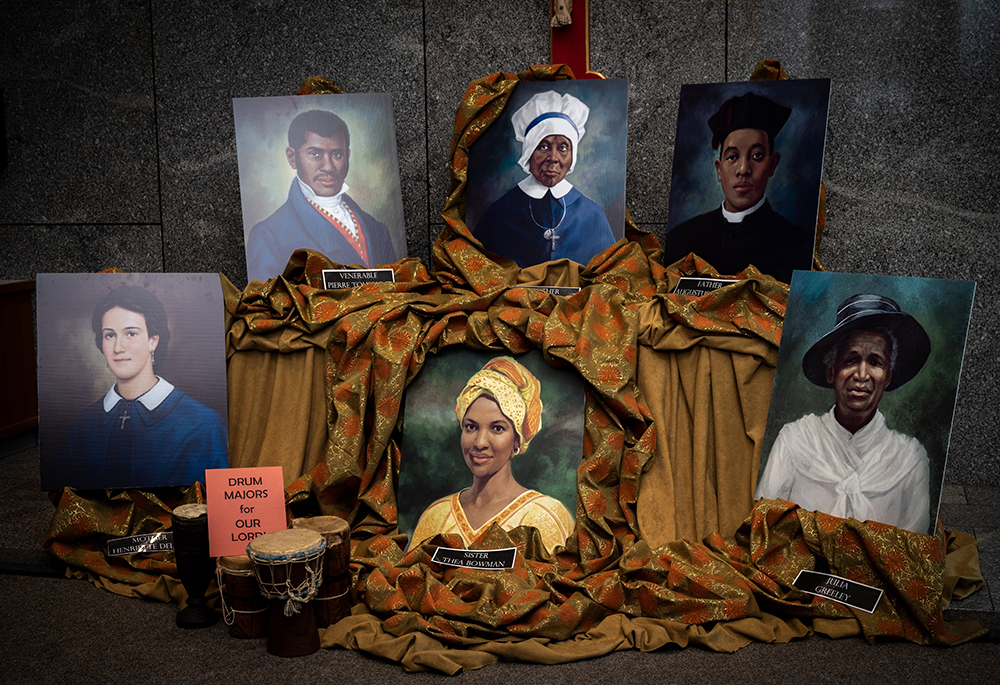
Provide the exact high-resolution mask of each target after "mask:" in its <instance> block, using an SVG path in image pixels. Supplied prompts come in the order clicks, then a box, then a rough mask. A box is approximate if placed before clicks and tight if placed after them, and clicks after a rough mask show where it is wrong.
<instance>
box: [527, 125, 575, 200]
mask: <svg viewBox="0 0 1000 685" xmlns="http://www.w3.org/2000/svg"><path fill="white" fill-rule="evenodd" d="M572 165H573V143H572V141H570V139H569V138H567V137H566V136H558V135H552V136H545V137H544V138H542V141H541V142H540V143H538V147H536V148H535V151H534V152H532V153H531V157H529V158H528V171H530V172H531V175H532V176H534V177H535V180H536V181H538V182H539V183H541V184H542V185H543V186H546V187H547V188H551V187H552V186H554V185H556V184H557V183H559V181H561V180H563V179H564V178H566V174H567V173H569V168H570V167H571V166H572Z"/></svg>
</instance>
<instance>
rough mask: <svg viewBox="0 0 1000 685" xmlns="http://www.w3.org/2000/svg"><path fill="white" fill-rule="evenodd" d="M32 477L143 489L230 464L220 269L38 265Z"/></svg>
mask: <svg viewBox="0 0 1000 685" xmlns="http://www.w3.org/2000/svg"><path fill="white" fill-rule="evenodd" d="M36 283H37V290H38V409H39V417H38V422H39V431H38V432H39V453H40V456H41V486H42V489H43V490H56V489H59V488H61V487H64V486H70V487H73V488H76V489H78V490H88V489H98V488H149V487H159V486H170V485H190V484H191V483H193V482H195V481H199V482H202V483H204V482H205V469H207V468H227V467H228V466H229V456H228V454H229V453H228V432H227V421H226V417H227V407H226V354H225V321H224V311H225V310H224V309H223V304H222V286H221V283H220V281H219V275H218V274H210V273H206V274H163V273H153V274H120V273H101V274H38V277H37V279H36Z"/></svg>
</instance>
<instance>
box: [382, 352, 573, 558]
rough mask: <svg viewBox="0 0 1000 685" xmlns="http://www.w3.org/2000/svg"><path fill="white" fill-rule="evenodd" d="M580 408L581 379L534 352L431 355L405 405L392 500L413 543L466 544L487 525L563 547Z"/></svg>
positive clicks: (568, 526)
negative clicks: (441, 537)
mask: <svg viewBox="0 0 1000 685" xmlns="http://www.w3.org/2000/svg"><path fill="white" fill-rule="evenodd" d="M583 411H584V392H583V384H582V380H581V379H580V377H579V375H578V374H577V373H576V372H575V371H574V370H573V369H569V368H564V369H557V368H555V367H552V366H549V364H548V363H547V362H545V361H544V360H543V359H542V356H541V354H540V353H538V352H529V353H527V354H523V355H517V356H516V357H514V356H513V355H510V354H500V353H497V352H477V351H471V350H465V349H454V350H447V351H445V352H443V353H441V354H439V355H437V356H435V357H433V358H429V359H428V360H427V362H426V364H425V366H424V369H423V370H422V371H421V373H420V376H419V377H418V378H417V379H416V380H414V381H413V383H411V384H410V386H409V387H408V388H407V390H406V399H405V408H404V424H403V440H402V448H401V449H402V462H401V464H400V472H399V494H398V498H397V500H398V506H399V529H400V531H401V532H404V533H406V534H407V535H408V536H409V537H410V546H413V545H416V544H420V543H421V542H423V541H425V540H427V539H429V538H430V537H433V536H434V535H436V534H438V533H449V534H453V535H459V536H460V537H461V538H462V539H463V543H464V545H463V546H468V545H469V544H470V543H472V542H474V541H475V540H476V539H477V538H478V537H479V536H480V535H482V534H483V533H485V532H486V530H487V529H488V528H489V526H490V524H491V523H493V522H496V523H498V524H499V525H500V526H501V527H503V528H504V529H505V530H509V529H511V528H514V527H516V526H518V525H528V526H533V527H535V528H537V529H538V531H539V533H540V535H541V537H542V541H543V544H545V546H546V548H547V549H548V551H549V552H550V553H551V552H552V551H553V549H555V547H556V546H557V545H562V544H563V543H564V542H565V539H566V537H567V536H568V535H569V534H570V533H572V531H573V527H574V521H575V518H576V499H577V498H576V469H577V466H578V465H579V463H580V453H581V448H582V444H583V426H584V414H583ZM458 414H461V419H460V417H459V415H458ZM494 495H502V496H501V497H500V498H498V497H496V496H494ZM491 496H492V499H490V498H491ZM467 497H468V498H469V499H468V500H466V498H467ZM487 500H490V501H487ZM491 507H492V508H491Z"/></svg>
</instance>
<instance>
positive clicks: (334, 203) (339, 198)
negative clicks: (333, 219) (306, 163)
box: [295, 176, 350, 212]
mask: <svg viewBox="0 0 1000 685" xmlns="http://www.w3.org/2000/svg"><path fill="white" fill-rule="evenodd" d="M295 180H296V181H298V182H299V189H300V190H301V191H302V194H303V195H305V196H306V199H307V200H312V201H313V202H315V203H316V204H318V205H319V206H320V207H322V208H323V209H325V210H326V211H328V212H332V211H334V210H336V209H339V208H341V207H343V206H344V193H346V192H347V191H348V190H350V188H348V187H347V184H346V183H344V184H343V185H342V186H340V192H339V193H337V194H336V195H334V196H333V197H320V196H319V195H317V194H316V193H315V192H313V189H312V188H310V187H309V186H307V185H306V184H305V183H303V182H302V179H301V178H299V177H298V176H296V177H295Z"/></svg>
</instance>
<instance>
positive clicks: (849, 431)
mask: <svg viewBox="0 0 1000 685" xmlns="http://www.w3.org/2000/svg"><path fill="white" fill-rule="evenodd" d="M803 284H804V285H803ZM970 286H971V283H968V282H964V283H963V282H960V281H935V280H934V279H907V278H900V277H888V276H881V277H880V276H863V275H855V274H829V273H827V274H814V273H807V272H801V271H800V272H796V275H795V278H794V279H793V282H792V291H793V293H794V295H793V296H792V297H790V301H789V310H788V313H787V314H786V319H785V321H786V328H787V329H788V330H786V331H785V333H787V334H791V335H790V337H789V339H786V338H785V334H783V339H782V349H781V354H780V357H779V361H778V371H777V377H776V379H775V390H774V392H773V394H772V400H771V413H769V415H768V427H767V433H769V434H773V433H774V432H775V431H776V432H777V434H776V436H775V437H774V438H773V443H772V444H771V446H770V449H769V450H768V451H767V452H766V454H767V458H766V460H765V461H764V462H763V464H762V468H761V472H760V478H759V480H758V483H757V490H756V496H757V497H767V498H780V499H785V500H788V501H792V502H795V503H796V504H799V505H801V506H803V507H805V508H807V509H810V510H818V511H823V512H825V513H827V514H832V515H834V516H839V517H843V518H848V517H850V518H855V519H858V520H860V521H866V520H871V521H879V522H881V523H888V524H891V525H894V526H897V527H899V528H904V529H906V530H911V531H914V532H918V533H924V534H930V533H931V532H932V530H933V527H934V520H935V518H936V516H935V514H936V512H937V507H938V499H939V493H940V488H941V481H942V477H943V470H944V457H945V454H946V452H947V443H948V433H949V430H950V419H951V415H952V412H953V410H954V402H955V395H956V393H957V384H958V383H957V382H958V372H959V370H960V369H961V350H962V345H961V344H959V345H956V344H955V343H956V342H957V341H961V343H964V333H965V330H966V329H967V327H968V315H969V309H970V307H971V301H972V288H971V287H970ZM852 291H853V292H852ZM946 292H947V293H949V294H948V295H947V296H946V295H945V293H946ZM890 295H891V296H890ZM806 310H808V311H809V312H814V311H828V312H829V315H828V316H823V315H820V316H818V317H817V316H814V315H809V314H806ZM963 317H964V321H962V320H961V319H962V318H963ZM803 318H806V319H808V320H809V322H808V323H807V324H802V322H801V320H802V319H803ZM956 319H957V320H956ZM946 324H956V325H946ZM806 327H808V328H809V333H808V334H806V335H803V332H804V331H803V329H804V328H806ZM786 343H787V345H788V353H786V348H785V345H786ZM806 344H808V347H807V348H805V350H804V352H802V351H801V350H803V348H804V347H805V345H806ZM956 352H958V355H957V357H956V354H955V353H956ZM790 377H791V378H790ZM790 380H795V381H799V380H804V381H805V383H804V385H808V386H811V387H812V388H815V389H818V390H819V392H813V393H805V392H804V391H802V392H798V391H792V392H789V388H790V385H789V381H790ZM813 397H816V398H817V402H823V405H821V406H823V407H825V408H822V409H821V408H820V407H819V406H815V405H813V400H812V398H813ZM831 400H832V406H831ZM804 409H806V410H807V411H809V410H811V411H810V413H806V414H805V415H803V410H804ZM793 418H794V420H790V419H793ZM779 428H780V429H779ZM768 442H769V440H768V439H765V444H764V447H765V449H767V444H768Z"/></svg>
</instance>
